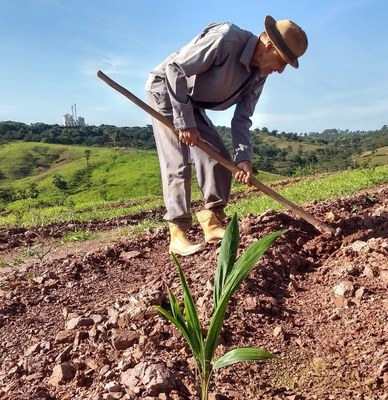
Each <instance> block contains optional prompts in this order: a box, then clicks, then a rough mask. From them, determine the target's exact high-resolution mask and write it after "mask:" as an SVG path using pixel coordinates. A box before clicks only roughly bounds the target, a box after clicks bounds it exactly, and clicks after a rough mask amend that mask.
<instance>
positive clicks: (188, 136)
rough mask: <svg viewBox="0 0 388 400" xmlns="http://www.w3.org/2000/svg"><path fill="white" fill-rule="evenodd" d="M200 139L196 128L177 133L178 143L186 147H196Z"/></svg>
mask: <svg viewBox="0 0 388 400" xmlns="http://www.w3.org/2000/svg"><path fill="white" fill-rule="evenodd" d="M199 138H200V133H199V130H198V129H197V128H189V129H185V130H182V131H179V141H180V142H182V143H183V144H186V145H187V146H191V147H193V146H196V145H197V142H198V140H199Z"/></svg>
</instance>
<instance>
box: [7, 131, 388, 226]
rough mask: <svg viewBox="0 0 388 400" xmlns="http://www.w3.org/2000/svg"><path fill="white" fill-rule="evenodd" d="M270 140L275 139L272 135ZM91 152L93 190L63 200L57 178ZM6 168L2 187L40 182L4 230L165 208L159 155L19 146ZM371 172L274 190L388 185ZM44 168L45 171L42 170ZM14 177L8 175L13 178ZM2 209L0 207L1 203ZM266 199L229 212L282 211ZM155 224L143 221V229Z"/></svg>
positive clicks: (10, 147)
mask: <svg viewBox="0 0 388 400" xmlns="http://www.w3.org/2000/svg"><path fill="white" fill-rule="evenodd" d="M270 138H271V137H270ZM387 149H388V148H386V147H385V148H380V149H379V150H378V151H377V152H376V153H375V159H381V160H385V157H386V156H387ZM86 150H89V151H90V152H91V153H90V159H89V162H90V164H91V165H93V176H92V186H91V188H90V189H87V190H81V189H80V190H79V191H77V192H75V193H73V194H70V195H68V197H67V198H66V200H65V201H63V199H64V196H63V194H62V198H61V194H60V192H59V191H58V190H57V189H56V188H55V186H54V185H53V177H54V175H55V174H57V173H59V174H61V175H62V176H63V177H64V178H65V179H66V181H70V180H71V177H72V176H73V175H74V173H75V172H76V171H79V170H81V169H83V168H85V167H86V164H87V160H86V155H85V152H86ZM365 156H368V154H366V155H365ZM28 157H30V158H33V159H34V160H35V161H34V163H35V164H34V165H35V167H36V170H34V171H32V173H31V175H29V176H28V177H25V178H21V179H14V180H12V181H10V180H9V176H11V175H12V174H15V173H16V172H17V169H18V168H19V167H20V165H21V164H22V161H23V160H26V159H28ZM0 162H1V169H2V170H3V172H6V175H7V177H6V178H3V179H2V180H0V188H2V187H6V186H7V185H9V184H10V182H11V183H12V186H13V187H15V189H17V190H21V189H23V188H24V189H25V188H26V187H27V186H28V185H29V184H31V183H36V184H38V188H39V192H40V194H39V197H38V199H31V198H28V199H24V200H18V201H15V202H13V203H9V204H6V205H3V208H2V210H3V211H2V212H1V213H0V226H2V225H6V226H25V227H28V226H34V225H45V224H48V223H52V222H53V223H55V222H58V221H69V222H71V221H89V220H96V219H106V218H118V217H122V216H129V215H131V214H135V213H138V212H141V211H147V210H151V209H154V208H156V207H159V206H163V199H162V189H161V179H160V171H159V164H158V159H157V154H156V152H155V151H145V150H136V149H126V148H125V149H121V148H120V149H113V148H97V147H96V148H95V147H86V146H66V145H53V144H45V143H25V142H16V143H8V144H5V145H0ZM364 164H365V165H368V166H369V168H362V169H358V170H352V171H346V172H340V173H337V174H332V175H328V176H323V177H319V178H318V177H308V178H304V179H303V180H302V181H299V182H297V183H292V180H290V182H289V183H288V185H287V187H284V188H283V189H279V190H277V189H275V190H277V191H279V193H280V194H282V195H283V196H284V197H286V198H287V199H289V200H290V201H292V202H293V203H295V204H298V205H303V204H306V203H308V202H311V201H313V200H318V201H319V200H325V199H330V198H333V197H336V196H344V195H350V194H352V193H355V192H357V191H359V190H361V189H367V188H370V187H373V186H375V185H378V184H382V183H386V182H388V167H387V166H374V165H373V163H364ZM42 169H43V171H42ZM8 175H9V176H8ZM257 178H258V179H259V180H260V181H261V182H263V183H264V184H267V185H270V184H271V183H274V182H278V181H280V180H283V179H284V177H282V176H280V175H274V174H270V173H266V172H260V173H259V174H258V175H257ZM248 189H249V188H247V187H246V186H244V185H240V184H238V183H236V182H234V183H233V186H232V190H233V191H237V190H248ZM192 198H193V200H199V199H201V198H202V196H201V194H200V192H199V190H198V187H197V184H196V180H195V179H193V184H192ZM0 206H1V205H0ZM282 208H283V206H282V205H280V204H278V203H277V202H276V201H274V200H272V199H271V198H269V197H267V196H260V195H259V192H258V195H257V196H255V195H253V196H250V198H248V199H244V200H239V201H238V203H231V204H229V206H228V207H227V210H226V211H227V213H228V214H230V215H232V214H234V213H235V212H237V213H238V215H240V216H241V217H242V216H244V215H246V214H248V213H253V214H259V213H262V212H264V211H266V210H268V209H282ZM154 223H155V221H147V222H144V223H142V225H143V226H144V228H145V229H146V228H147V226H150V225H151V224H154Z"/></svg>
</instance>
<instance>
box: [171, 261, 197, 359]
mask: <svg viewBox="0 0 388 400" xmlns="http://www.w3.org/2000/svg"><path fill="white" fill-rule="evenodd" d="M173 259H174V261H175V264H176V266H177V268H178V273H179V279H180V281H181V286H182V291H183V301H184V305H185V315H186V321H187V331H188V335H189V337H190V338H191V343H192V345H193V348H194V355H195V356H196V357H198V358H200V355H201V354H202V353H203V337H202V328H201V324H200V322H199V318H198V313H197V309H196V307H195V303H194V300H193V297H192V295H191V292H190V289H189V286H188V285H187V282H186V278H185V275H184V273H183V270H182V268H181V266H180V264H179V261H178V259H177V258H176V256H175V254H173Z"/></svg>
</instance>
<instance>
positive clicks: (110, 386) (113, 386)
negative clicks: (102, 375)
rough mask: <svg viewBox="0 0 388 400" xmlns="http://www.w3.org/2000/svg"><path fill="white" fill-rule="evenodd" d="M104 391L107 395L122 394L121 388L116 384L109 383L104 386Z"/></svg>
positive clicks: (113, 382)
mask: <svg viewBox="0 0 388 400" xmlns="http://www.w3.org/2000/svg"><path fill="white" fill-rule="evenodd" d="M105 390H107V391H108V392H109V393H115V392H122V391H123V387H122V386H121V385H119V384H118V383H117V382H115V381H111V382H108V383H107V384H106V385H105Z"/></svg>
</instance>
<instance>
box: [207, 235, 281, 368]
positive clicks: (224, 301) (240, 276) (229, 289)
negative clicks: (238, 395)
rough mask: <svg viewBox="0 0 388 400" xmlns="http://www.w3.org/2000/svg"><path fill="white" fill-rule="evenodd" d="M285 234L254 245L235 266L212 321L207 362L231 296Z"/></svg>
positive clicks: (215, 345) (269, 236)
mask: <svg viewBox="0 0 388 400" xmlns="http://www.w3.org/2000/svg"><path fill="white" fill-rule="evenodd" d="M283 232H284V231H278V232H275V233H272V234H270V235H268V236H265V237H263V238H262V239H260V240H258V241H257V242H255V243H252V244H251V245H250V246H249V248H248V249H247V250H246V251H245V252H244V253H243V254H242V255H241V257H240V258H239V259H238V260H237V262H236V263H235V265H234V266H233V269H232V271H231V272H230V274H229V276H228V277H227V280H226V283H225V285H224V287H223V290H222V293H221V296H220V299H219V301H218V305H217V308H216V309H215V310H214V313H213V315H212V318H211V320H210V325H209V330H208V334H207V337H206V343H205V357H206V359H207V360H212V358H213V356H214V352H215V350H216V348H217V345H218V338H219V335H220V332H221V328H222V324H223V322H224V318H225V313H226V308H227V305H228V302H229V300H230V298H231V296H232V295H233V293H234V292H235V291H236V290H237V288H238V287H239V286H240V285H241V283H242V282H243V280H244V279H245V278H246V277H247V275H248V274H249V273H250V271H251V270H252V268H253V267H254V266H255V264H256V262H257V261H258V260H259V258H260V257H261V256H262V255H263V253H264V252H265V251H266V250H267V249H268V247H269V246H271V244H272V243H273V242H274V241H275V240H276V239H277V238H278V237H279V236H281V235H282V234H283Z"/></svg>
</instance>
